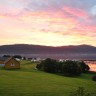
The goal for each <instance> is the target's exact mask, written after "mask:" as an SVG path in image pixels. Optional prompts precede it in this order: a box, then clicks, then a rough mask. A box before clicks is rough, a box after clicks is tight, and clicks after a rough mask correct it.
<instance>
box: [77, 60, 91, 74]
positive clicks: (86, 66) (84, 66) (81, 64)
mask: <svg viewBox="0 0 96 96" xmlns="http://www.w3.org/2000/svg"><path fill="white" fill-rule="evenodd" d="M78 64H79V65H80V67H81V69H82V72H83V73H86V72H88V71H89V69H90V67H89V66H88V65H86V64H85V62H84V61H81V62H78Z"/></svg>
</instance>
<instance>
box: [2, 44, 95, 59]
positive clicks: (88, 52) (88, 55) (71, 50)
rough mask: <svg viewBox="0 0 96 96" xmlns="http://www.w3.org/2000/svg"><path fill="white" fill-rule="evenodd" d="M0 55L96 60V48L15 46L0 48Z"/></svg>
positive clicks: (83, 46)
mask: <svg viewBox="0 0 96 96" xmlns="http://www.w3.org/2000/svg"><path fill="white" fill-rule="evenodd" d="M0 54H26V56H27V55H28V54H39V56H41V55H42V56H41V57H50V58H51V57H53V58H55V57H56V56H58V58H59V57H60V58H61V57H62V58H69V59H70V58H71V59H72V58H73V59H74V58H75V59H80V58H81V59H96V47H94V46H90V45H79V46H61V47H51V46H40V45H27V44H16V45H3V46H0ZM43 55H44V56H43ZM45 55H46V56H45ZM52 55H53V56H52Z"/></svg>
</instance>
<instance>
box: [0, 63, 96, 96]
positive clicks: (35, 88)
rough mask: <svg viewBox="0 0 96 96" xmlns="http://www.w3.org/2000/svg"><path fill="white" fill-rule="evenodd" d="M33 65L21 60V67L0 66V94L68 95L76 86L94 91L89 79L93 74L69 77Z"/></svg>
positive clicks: (12, 95) (93, 83)
mask: <svg viewBox="0 0 96 96" xmlns="http://www.w3.org/2000/svg"><path fill="white" fill-rule="evenodd" d="M35 66H36V64H35V63H32V62H30V61H21V69H18V70H16V69H15V70H5V69H2V68H0V96H69V93H70V92H72V91H73V90H76V89H77V88H78V87H84V89H85V90H86V92H96V82H94V81H92V80H91V78H92V76H93V75H94V74H82V75H81V76H80V77H78V78H70V77H64V76H59V75H55V74H50V73H45V72H41V71H38V70H36V69H35Z"/></svg>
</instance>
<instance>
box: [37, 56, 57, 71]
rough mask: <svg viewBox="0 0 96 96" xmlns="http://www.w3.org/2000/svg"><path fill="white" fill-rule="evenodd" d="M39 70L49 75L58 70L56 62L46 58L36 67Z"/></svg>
mask: <svg viewBox="0 0 96 96" xmlns="http://www.w3.org/2000/svg"><path fill="white" fill-rule="evenodd" d="M36 68H38V69H39V70H42V71H45V72H49V73H56V72H57V70H58V68H57V61H56V60H53V59H50V58H47V59H46V60H44V61H42V62H41V63H40V64H38V65H37V67H36Z"/></svg>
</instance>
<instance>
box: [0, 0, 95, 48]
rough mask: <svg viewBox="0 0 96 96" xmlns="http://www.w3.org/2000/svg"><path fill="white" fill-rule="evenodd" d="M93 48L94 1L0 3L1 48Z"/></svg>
mask: <svg viewBox="0 0 96 96" xmlns="http://www.w3.org/2000/svg"><path fill="white" fill-rule="evenodd" d="M6 44H35V45H47V46H65V45H80V44H88V45H93V46H96V0H0V45H6Z"/></svg>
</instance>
